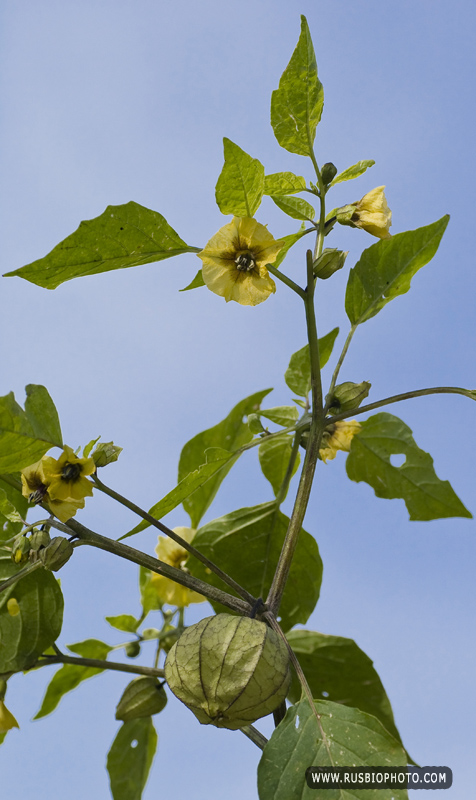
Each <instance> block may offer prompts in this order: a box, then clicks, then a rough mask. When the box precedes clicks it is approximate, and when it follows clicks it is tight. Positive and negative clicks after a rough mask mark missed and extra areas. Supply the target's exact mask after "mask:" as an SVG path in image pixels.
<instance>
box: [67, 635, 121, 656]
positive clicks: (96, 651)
mask: <svg viewBox="0 0 476 800" xmlns="http://www.w3.org/2000/svg"><path fill="white" fill-rule="evenodd" d="M66 647H67V648H68V650H71V652H72V653H76V655H78V656H81V657H82V658H98V659H99V660H100V661H104V660H105V659H106V658H107V657H108V655H109V653H110V652H111V650H113V649H114V648H113V647H111V646H110V645H108V644H106V642H101V640H100V639H85V640H84V641H83V642H76V643H75V644H68V645H66Z"/></svg>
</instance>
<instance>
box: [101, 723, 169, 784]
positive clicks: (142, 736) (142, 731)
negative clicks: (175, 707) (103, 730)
mask: <svg viewBox="0 0 476 800" xmlns="http://www.w3.org/2000/svg"><path fill="white" fill-rule="evenodd" d="M156 749H157V733H156V731H155V728H154V726H153V724H152V720H151V718H150V717H141V718H140V719H132V720H129V722H124V723H123V724H122V725H121V727H120V728H119V731H118V733H117V736H116V738H115V739H114V741H113V743H112V746H111V749H110V750H109V753H108V756H107V771H108V772H109V780H110V783H111V794H112V796H113V800H140V799H141V797H142V792H143V791H144V788H145V785H146V783H147V778H148V775H149V770H150V767H151V765H152V761H153V760H154V755H155V751H156Z"/></svg>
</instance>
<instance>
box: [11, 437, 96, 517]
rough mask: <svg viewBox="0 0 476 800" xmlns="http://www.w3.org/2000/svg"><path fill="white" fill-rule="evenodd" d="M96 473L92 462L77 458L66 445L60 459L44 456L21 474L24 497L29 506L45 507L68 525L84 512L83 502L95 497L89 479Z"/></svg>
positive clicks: (87, 459)
mask: <svg viewBox="0 0 476 800" xmlns="http://www.w3.org/2000/svg"><path fill="white" fill-rule="evenodd" d="M95 470H96V465H95V463H94V461H93V459H92V458H78V457H77V456H75V454H74V452H73V450H72V448H71V447H68V446H67V445H66V446H65V447H64V450H63V453H62V455H61V456H60V457H59V458H58V459H56V458H52V457H51V456H43V458H42V459H40V461H37V462H36V463H35V464H31V465H30V466H29V467H25V469H23V470H22V472H21V481H22V494H23V496H24V497H27V498H28V500H29V502H30V503H42V502H43V503H46V505H48V507H49V508H50V510H51V511H52V512H53V514H55V516H57V517H58V519H59V520H61V522H67V520H68V519H71V517H74V515H75V514H76V512H77V510H78V509H79V508H84V498H85V497H86V496H91V495H92V493H93V486H92V483H91V481H88V479H87V477H86V476H87V475H92V474H93V472H95Z"/></svg>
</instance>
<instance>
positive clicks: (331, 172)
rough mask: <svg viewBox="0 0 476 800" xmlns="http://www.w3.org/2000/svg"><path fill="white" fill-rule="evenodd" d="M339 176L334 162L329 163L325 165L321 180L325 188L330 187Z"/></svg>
mask: <svg viewBox="0 0 476 800" xmlns="http://www.w3.org/2000/svg"><path fill="white" fill-rule="evenodd" d="M336 175H337V167H336V166H335V164H333V163H332V161H328V162H327V163H326V164H324V165H323V167H322V169H321V178H322V182H323V184H324V186H328V184H329V183H331V181H333V180H334V178H335V176H336Z"/></svg>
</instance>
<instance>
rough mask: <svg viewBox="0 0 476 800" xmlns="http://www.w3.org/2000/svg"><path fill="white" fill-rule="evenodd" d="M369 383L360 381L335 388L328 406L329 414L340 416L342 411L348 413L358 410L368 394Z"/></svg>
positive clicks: (348, 382)
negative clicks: (354, 409)
mask: <svg viewBox="0 0 476 800" xmlns="http://www.w3.org/2000/svg"><path fill="white" fill-rule="evenodd" d="M371 386H372V384H371V383H369V382H368V381H362V383H352V382H351V381H347V383H341V384H339V386H336V387H335V389H334V392H333V395H332V400H331V402H330V404H329V413H330V414H340V413H341V412H342V411H350V410H351V409H353V408H358V407H359V406H360V404H361V402H362V401H363V400H365V398H366V397H367V396H368V394H369V392H370V387H371Z"/></svg>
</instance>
